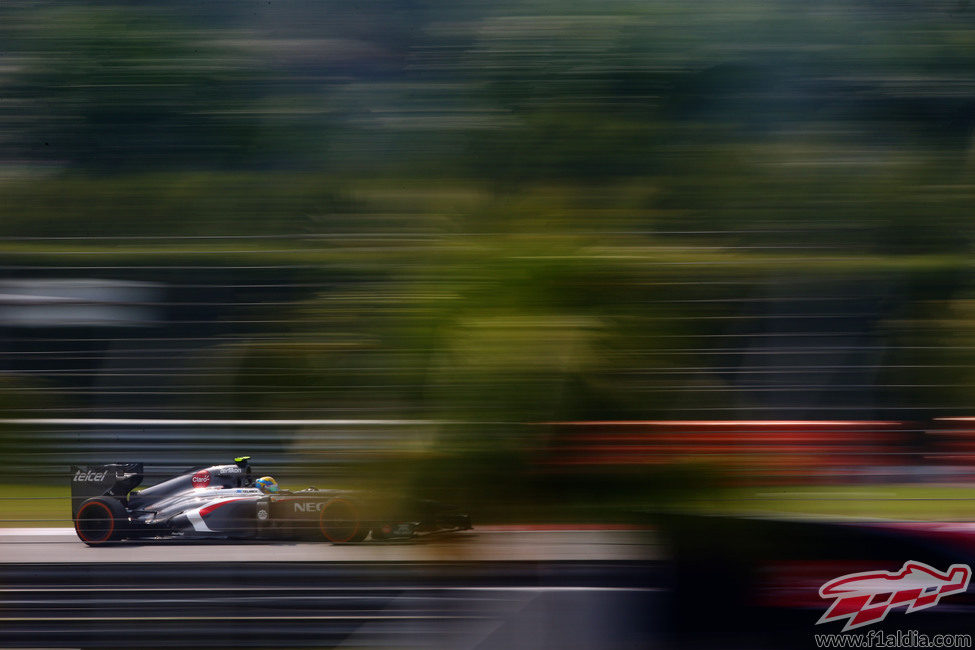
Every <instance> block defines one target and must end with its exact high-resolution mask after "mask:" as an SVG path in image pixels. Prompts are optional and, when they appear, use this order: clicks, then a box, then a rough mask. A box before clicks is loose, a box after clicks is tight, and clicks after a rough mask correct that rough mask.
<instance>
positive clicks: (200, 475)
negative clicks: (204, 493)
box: [193, 469, 210, 488]
mask: <svg viewBox="0 0 975 650" xmlns="http://www.w3.org/2000/svg"><path fill="white" fill-rule="evenodd" d="M208 485H210V472H208V471H206V470H205V469H204V470H200V471H199V472H197V473H196V474H194V475H193V487H195V488H205V487H207V486H208Z"/></svg>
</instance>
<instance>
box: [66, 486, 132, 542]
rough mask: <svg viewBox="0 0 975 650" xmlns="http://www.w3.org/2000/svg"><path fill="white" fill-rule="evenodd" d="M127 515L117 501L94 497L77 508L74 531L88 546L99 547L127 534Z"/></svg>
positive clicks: (123, 507)
mask: <svg viewBox="0 0 975 650" xmlns="http://www.w3.org/2000/svg"><path fill="white" fill-rule="evenodd" d="M128 527H129V513H128V512H126V510H125V506H123V505H122V504H121V503H119V501H118V500H117V499H112V498H109V497H95V498H93V499H88V500H87V501H85V502H84V503H82V504H81V507H80V508H78V513H77V514H76V515H75V518H74V530H75V532H76V533H77V534H78V538H79V539H81V541H83V542H84V543H85V544H87V545H88V546H101V545H102V544H107V543H109V542H114V541H117V540H119V539H122V538H123V537H124V536H125V534H126V533H127V532H128Z"/></svg>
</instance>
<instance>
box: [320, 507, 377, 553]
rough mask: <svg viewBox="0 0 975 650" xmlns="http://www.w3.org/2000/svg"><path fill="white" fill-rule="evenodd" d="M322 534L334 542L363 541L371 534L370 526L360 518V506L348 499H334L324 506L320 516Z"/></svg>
mask: <svg viewBox="0 0 975 650" xmlns="http://www.w3.org/2000/svg"><path fill="white" fill-rule="evenodd" d="M318 527H319V529H320V530H321V531H322V536H323V537H324V538H325V539H326V540H327V541H329V542H331V543H333V544H347V543H350V542H361V541H362V540H364V539H365V538H366V535H368V534H369V527H368V526H366V525H365V524H364V523H363V522H362V520H361V519H360V518H359V508H358V507H356V505H355V504H354V503H352V502H351V501H349V500H348V499H343V498H341V497H339V498H335V499H332V500H331V501H329V502H328V503H326V504H325V505H324V507H322V514H321V515H319V517H318Z"/></svg>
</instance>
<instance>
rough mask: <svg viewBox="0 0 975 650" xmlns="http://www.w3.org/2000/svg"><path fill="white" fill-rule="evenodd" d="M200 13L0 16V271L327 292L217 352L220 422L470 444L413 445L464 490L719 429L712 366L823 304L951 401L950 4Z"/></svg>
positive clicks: (970, 40)
mask: <svg viewBox="0 0 975 650" xmlns="http://www.w3.org/2000/svg"><path fill="white" fill-rule="evenodd" d="M206 5H207V6H199V5H198V3H192V2H180V1H177V2H170V3H166V4H165V5H162V6H158V5H152V4H149V3H130V4H119V5H115V4H107V3H97V2H96V3H88V4H84V5H76V6H72V5H67V4H62V3H56V2H55V3H29V2H11V3H9V5H8V6H6V7H5V8H4V9H3V12H4V17H3V19H2V20H0V38H3V40H4V42H5V43H6V44H7V45H6V46H5V56H4V60H5V62H4V66H3V67H2V69H0V88H2V93H3V97H4V100H3V102H2V103H0V146H2V147H3V150H4V151H5V152H6V153H5V156H4V162H3V165H2V167H0V175H2V178H0V235H2V236H3V237H6V238H7V239H6V241H4V242H0V247H2V252H3V253H5V254H7V255H8V256H16V257H17V259H18V260H19V262H21V263H23V264H27V265H30V264H34V263H37V264H41V263H44V264H52V263H54V264H57V263H58V262H57V260H64V259H65V256H66V255H67V256H68V257H69V258H70V256H71V255H75V254H84V253H86V252H89V253H96V252H97V254H98V256H99V259H100V260H101V261H102V262H104V263H105V264H110V263H112V264H126V265H130V267H131V268H138V267H139V266H140V265H143V266H146V265H152V264H162V265H170V266H179V265H180V264H183V263H186V262H187V260H191V259H192V260H194V261H198V260H199V254H201V253H204V252H205V253H206V254H207V263H208V264H213V265H217V264H219V263H222V262H224V263H225V262H228V261H240V260H246V262H247V264H250V265H257V264H261V263H265V264H271V263H282V262H290V263H300V264H305V265H308V266H309V267H311V270H309V271H307V273H308V276H309V279H312V280H316V281H321V280H322V279H323V278H341V280H342V281H341V282H338V281H336V283H335V285H334V286H329V287H328V288H327V289H325V290H321V291H317V292H314V293H313V294H311V295H308V296H305V297H303V298H302V299H301V300H299V301H297V302H293V303H289V304H285V305H278V306H275V307H261V306H254V307H252V308H250V309H249V310H248V311H247V313H246V314H245V315H246V316H250V317H252V318H255V319H260V318H262V317H268V316H273V318H274V320H275V321H277V322H278V323H283V324H280V325H275V326H269V331H271V332H272V333H274V334H277V335H280V336H279V337H278V339H279V340H277V341H275V342H273V343H268V342H261V341H259V340H255V341H254V342H251V343H243V344H239V343H238V344H234V345H214V347H213V349H212V350H211V351H210V353H209V354H208V356H207V357H206V364H204V365H206V366H207V367H208V368H210V369H211V370H212V369H214V368H216V369H222V370H221V372H217V373H215V374H216V376H215V377H213V378H211V379H208V381H212V383H213V385H216V386H223V387H225V388H226V389H227V391H228V392H230V393H231V394H232V395H233V396H232V397H231V398H228V401H227V403H225V404H221V405H222V406H225V407H227V408H229V409H233V408H235V407H237V406H240V405H243V404H246V405H248V406H250V407H254V406H255V405H256V406H258V407H260V409H261V412H262V413H263V414H265V415H267V416H283V417H289V416H292V415H293V414H294V413H296V412H298V409H301V408H303V407H308V406H310V405H314V406H321V405H322V404H321V400H322V399H327V400H330V404H329V405H331V406H335V407H337V408H338V407H340V406H345V407H348V408H353V409H358V410H362V411H367V410H369V409H373V410H375V411H376V412H383V413H393V414H396V415H402V416H406V417H418V418H430V419H442V420H445V421H448V422H451V423H471V422H476V423H477V424H476V425H470V424H449V425H444V426H443V427H442V430H437V431H433V432H431V434H430V435H431V438H430V440H431V441H432V442H431V443H430V445H429V446H428V447H427V448H426V451H427V452H429V453H431V454H433V455H432V456H431V460H430V464H431V466H433V467H437V468H439V471H440V472H441V474H440V478H443V477H444V476H449V477H452V478H454V479H456V478H458V477H463V476H469V477H471V476H480V478H478V479H477V480H476V481H474V483H475V484H477V485H485V484H488V483H490V482H491V480H495V481H496V480H497V479H498V477H499V476H504V475H505V474H506V473H512V474H517V475H520V476H524V474H519V470H517V468H519V467H521V468H524V467H526V466H527V465H529V464H530V460H531V458H532V454H535V453H538V450H539V449H543V448H544V444H545V436H546V435H548V434H547V432H546V430H545V429H544V427H542V428H539V429H537V430H535V429H533V430H531V431H532V432H530V433H527V432H526V429H524V428H520V427H512V426H511V423H524V422H539V421H542V422H544V421H555V420H570V419H600V418H608V419H627V418H651V417H667V416H668V415H669V414H671V413H676V412H681V413H683V412H687V411H688V410H693V409H695V408H698V409H716V410H717V409H722V408H728V409H732V408H734V407H736V406H739V405H740V403H739V401H738V396H736V394H735V392H734V390H732V388H733V378H729V377H728V376H726V375H721V374H720V373H713V372H709V371H708V370H707V369H706V368H707V367H709V366H711V365H714V364H712V363H711V360H712V359H713V358H714V357H713V356H708V354H709V351H708V350H707V349H706V347H705V346H702V344H701V341H704V340H706V338H707V337H708V336H709V335H713V334H716V333H720V332H726V331H727V329H728V322H729V320H730V319H734V318H742V319H747V318H748V317H749V315H750V314H748V313H747V312H743V311H742V308H741V304H742V303H743V302H744V301H746V300H748V299H749V298H751V297H754V296H755V295H761V294H762V292H763V291H766V290H767V287H768V286H770V285H774V284H775V283H784V284H785V285H786V286H788V285H789V283H790V282H792V283H796V284H802V283H817V282H820V283H827V284H828V283H830V282H835V281H837V280H841V281H843V282H846V283H849V284H859V285H863V286H870V285H871V283H876V284H878V285H889V284H895V285H896V286H897V287H899V288H898V289H897V293H898V298H897V300H898V306H897V307H896V308H894V309H889V310H887V311H885V312H883V313H884V314H885V320H884V322H882V323H881V324H880V325H879V327H881V328H883V330H884V335H885V336H887V337H889V340H890V341H892V342H895V343H896V345H892V346H891V348H890V352H889V354H888V355H887V356H886V357H885V358H884V359H883V360H882V362H881V363H880V364H879V365H881V366H882V367H881V368H880V370H879V371H878V375H877V378H876V379H875V381H876V382H877V383H878V384H891V385H895V386H898V387H899V388H895V389H893V392H892V393H890V394H889V395H888V397H889V399H890V400H891V403H893V402H899V401H903V402H902V403H905V404H910V405H913V406H915V407H916V408H917V410H918V412H925V409H928V408H963V407H966V406H970V405H972V401H971V396H972V385H973V384H972V381H973V378H972V377H971V376H970V375H971V373H970V371H969V369H968V366H969V365H970V364H968V363H967V361H965V359H967V356H966V355H968V353H969V350H968V348H970V347H971V345H970V344H971V340H970V339H972V333H973V332H975V318H973V315H972V314H971V313H970V312H971V309H970V308H969V302H970V299H971V295H970V294H971V293H972V291H973V284H972V274H971V268H970V267H971V260H970V250H971V246H972V237H973V228H972V223H973V222H972V220H971V218H970V215H969V211H970V206H971V203H972V199H973V198H975V183H973V178H972V172H973V169H972V161H971V135H972V128H973V126H975V110H973V109H975V89H973V87H972V85H971V83H970V80H969V77H970V76H971V75H970V73H971V71H972V69H973V67H975V12H973V11H972V10H970V9H969V8H968V6H967V5H966V4H965V3H957V2H929V3H913V4H904V3H899V4H895V5H887V4H882V3H876V2H872V1H868V0H859V1H857V2H826V3H798V2H792V1H786V0H778V1H776V2H735V3H727V2H721V1H718V0H711V1H709V2H704V3H681V2H673V1H663V0H662V1H657V2H632V1H630V0H608V1H600V2H594V1H586V0H576V1H573V2H569V3H565V2H557V3H556V2H540V1H536V2H528V1H525V0H507V1H504V2H496V3H486V2H470V3H450V2H444V1H443V0H411V1H407V0H383V1H381V2H375V3H369V6H368V8H364V7H357V8H355V9H354V10H353V9H352V8H350V7H349V6H348V5H347V3H339V2H333V1H325V2H321V3H315V4H313V5H307V4H305V3H297V2H295V3H289V2H275V3H273V6H272V3H257V2H233V3H231V2H215V3H206ZM228 235H229V236H238V237H239V236H250V237H254V239H253V240H248V241H233V242H230V243H225V242H221V241H219V240H217V241H206V240H193V241H180V240H167V241H162V242H152V243H147V242H146V241H140V240H131V241H129V240H125V239H124V238H125V237H140V236H141V237H148V236H154V237H205V236H211V237H221V236H228ZM77 236H90V237H109V236H110V237H119V238H122V242H121V243H115V244H112V246H110V247H106V246H105V245H104V243H98V242H96V243H92V244H88V243H84V242H80V243H79V242H77V241H73V242H68V243H66V242H53V243H52V242H49V241H41V242H34V241H22V240H18V239H17V238H26V237H40V238H44V237H77ZM260 237H269V238H270V239H268V240H265V239H260ZM143 276H144V274H143ZM751 315H753V314H751ZM218 342H219V341H218V340H217V339H216V338H215V343H218ZM961 348H963V349H964V350H965V352H964V353H962V354H961V355H959V354H956V353H955V352H954V351H952V350H956V349H961ZM710 354H713V351H710ZM905 365H910V366H912V369H911V370H910V371H904V370H903V369H902V368H903V367H904V366H905ZM925 365H927V366H930V367H931V375H932V376H933V377H931V378H927V377H928V375H927V373H925V371H923V370H922V371H920V372H918V371H917V368H914V366H925ZM269 368H270V369H272V370H274V369H281V368H286V369H290V373H289V374H288V375H287V376H286V377H282V376H281V375H280V374H277V375H274V377H273V378H271V379H269V377H268V375H267V374H266V373H267V369H269ZM648 369H653V370H654V371H656V372H655V373H653V374H647V372H646V371H647V370H648ZM905 373H906V374H907V375H909V376H906V377H905ZM935 384H937V386H935ZM323 395H324V396H326V397H324V398H323V397H322V396H323ZM188 399H191V400H192V399H193V398H188ZM197 399H198V400H199V401H201V402H202V401H205V400H206V399H207V398H206V397H205V396H200V397H198V398H197ZM196 405H199V404H196ZM211 405H212V404H211ZM251 414H252V415H253V413H251ZM481 474H483V476H481ZM437 480H440V479H437ZM525 480H526V481H527V479H525ZM642 480H644V479H643V478H641V479H639V480H638V481H642ZM638 481H637V482H638ZM530 482H531V481H528V483H525V484H518V485H523V487H524V486H527V485H528V484H529V483H530ZM524 489H536V488H529V487H524ZM586 489H587V488H580V491H581V493H585V492H586ZM552 498H557V497H556V496H555V495H553V496H552Z"/></svg>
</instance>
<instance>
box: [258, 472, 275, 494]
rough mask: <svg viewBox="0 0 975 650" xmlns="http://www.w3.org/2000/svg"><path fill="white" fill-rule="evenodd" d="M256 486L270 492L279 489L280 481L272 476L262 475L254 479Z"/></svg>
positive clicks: (267, 492) (264, 491) (262, 490)
mask: <svg viewBox="0 0 975 650" xmlns="http://www.w3.org/2000/svg"><path fill="white" fill-rule="evenodd" d="M254 487H256V488H257V489H259V490H260V491H261V492H263V493H264V494H270V493H272V492H277V491H278V482H277V481H275V480H274V479H273V478H271V477H270V476H262V477H261V478H259V479H257V480H256V481H254Z"/></svg>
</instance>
